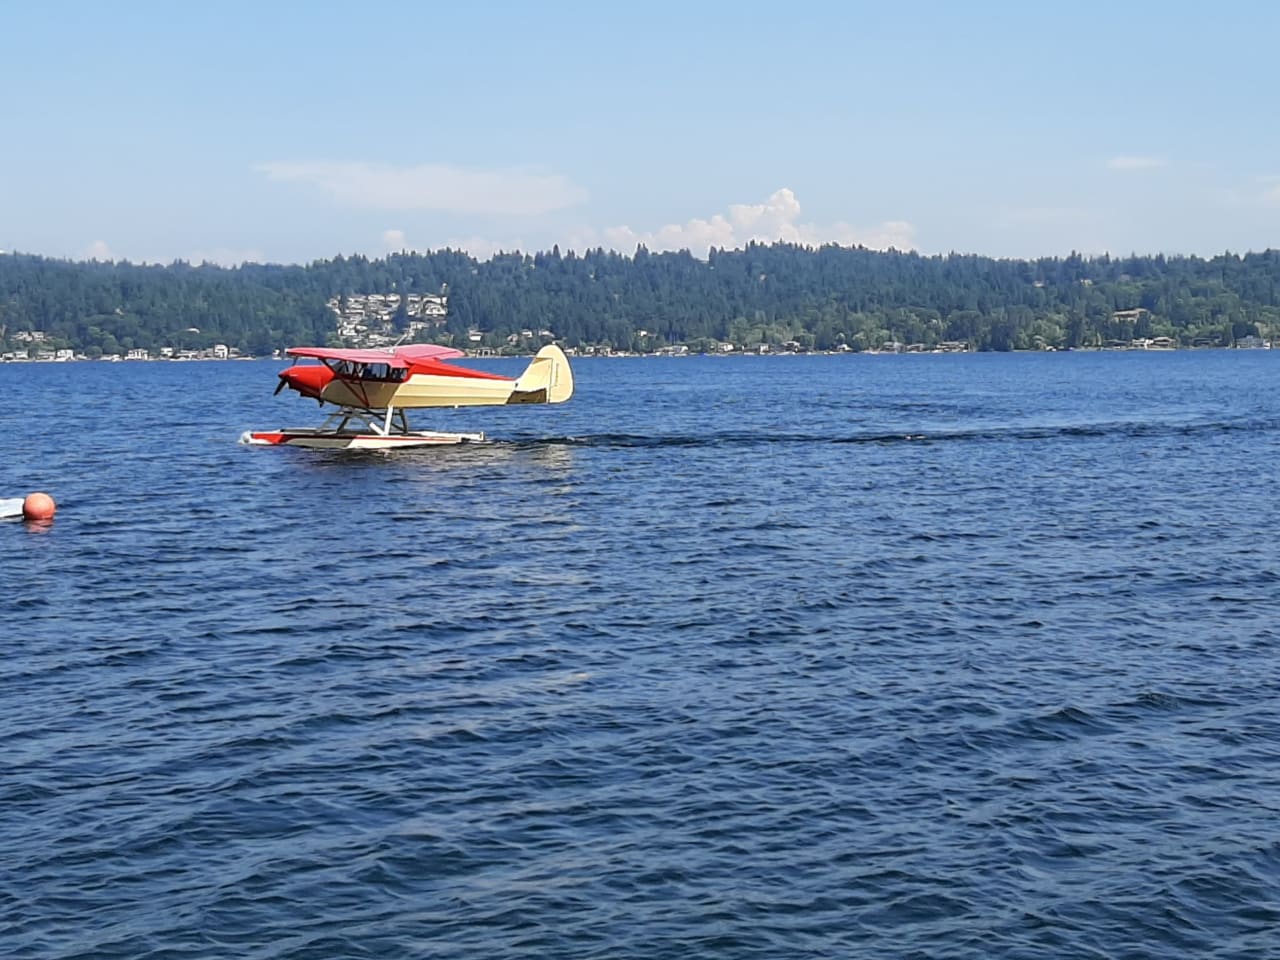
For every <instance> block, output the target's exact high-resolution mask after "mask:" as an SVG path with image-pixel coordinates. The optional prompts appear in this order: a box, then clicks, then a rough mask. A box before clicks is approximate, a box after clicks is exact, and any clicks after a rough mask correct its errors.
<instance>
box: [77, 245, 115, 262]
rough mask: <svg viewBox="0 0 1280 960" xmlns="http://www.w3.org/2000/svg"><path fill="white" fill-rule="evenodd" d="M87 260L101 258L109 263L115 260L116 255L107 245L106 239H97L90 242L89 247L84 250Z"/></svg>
mask: <svg viewBox="0 0 1280 960" xmlns="http://www.w3.org/2000/svg"><path fill="white" fill-rule="evenodd" d="M84 258H85V259H86V260H101V261H103V262H104V263H108V262H110V261H112V260H115V258H116V256H115V254H114V253H112V252H111V248H110V247H108V246H107V242H106V241H105V240H95V241H93V243H91V244H89V248H88V249H87V250H85V252H84Z"/></svg>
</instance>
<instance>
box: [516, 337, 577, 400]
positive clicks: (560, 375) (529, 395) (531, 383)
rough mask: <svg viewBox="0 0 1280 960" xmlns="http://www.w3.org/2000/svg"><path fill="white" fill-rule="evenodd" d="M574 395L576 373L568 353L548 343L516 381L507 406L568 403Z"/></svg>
mask: <svg viewBox="0 0 1280 960" xmlns="http://www.w3.org/2000/svg"><path fill="white" fill-rule="evenodd" d="M571 396H573V371H572V370H570V369H569V360H568V358H567V357H566V356H565V355H564V351H563V350H561V349H560V348H559V347H557V346H556V345H555V344H548V345H547V346H545V347H543V348H542V349H541V350H539V351H538V353H537V355H536V356H535V357H534V358H533V362H532V363H530V364H529V366H527V367H525V371H524V373H522V374H520V376H519V378H517V380H516V385H515V389H514V390H513V391H512V392H511V396H510V397H509V398H508V399H507V403H564V402H565V401H566V400H568V399H569V398H570V397H571Z"/></svg>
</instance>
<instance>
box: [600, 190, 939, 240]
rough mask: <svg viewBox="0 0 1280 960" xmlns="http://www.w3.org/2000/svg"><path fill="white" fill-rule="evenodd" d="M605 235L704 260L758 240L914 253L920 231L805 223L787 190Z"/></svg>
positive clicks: (902, 225) (900, 224)
mask: <svg viewBox="0 0 1280 960" xmlns="http://www.w3.org/2000/svg"><path fill="white" fill-rule="evenodd" d="M601 235H602V237H603V240H604V243H603V244H602V245H604V246H609V247H612V248H613V249H615V250H618V251H620V252H622V253H630V252H632V251H633V250H634V249H635V248H636V245H637V244H641V243H643V244H644V245H645V246H646V247H647V248H648V249H650V250H653V251H659V250H682V249H687V250H689V251H690V252H691V253H695V254H699V255H705V254H706V252H707V249H708V248H709V247H718V248H723V249H736V248H740V247H744V246H746V245H747V244H748V243H750V242H751V241H753V240H754V241H758V242H760V243H772V242H774V241H777V240H781V241H785V242H787V243H798V244H804V245H806V246H820V245H822V244H824V243H838V244H841V245H842V246H854V245H861V246H865V247H870V248H872V249H876V250H885V249H888V248H889V247H894V248H896V249H899V250H909V249H912V247H913V246H914V244H915V228H914V227H913V226H912V225H911V224H910V223H907V222H906V221H903V220H887V221H885V222H883V223H880V224H878V225H876V226H872V227H854V226H852V225H850V224H848V223H844V222H836V223H830V224H817V223H804V222H801V220H800V202H799V201H798V200H797V199H796V195H795V194H794V193H793V192H792V191H791V190H789V189H788V188H786V187H783V188H782V189H781V190H778V191H775V192H774V194H773V195H772V196H770V197H769V199H768V200H766V201H765V202H764V203H752V204H731V205H730V207H729V209H728V211H727V212H726V213H723V214H720V213H717V214H715V215H714V216H712V217H711V218H710V219H708V220H703V219H699V218H695V219H692V220H689V221H687V222H686V223H671V224H667V225H666V226H663V227H659V228H658V229H657V230H654V231H648V232H646V231H639V230H635V229H633V228H631V227H629V226H618V227H609V228H607V229H605V230H603V231H601ZM583 239H585V241H586V242H585V243H583V244H582V246H588V247H590V246H596V245H600V244H599V241H598V240H597V239H596V238H594V236H588V237H586V238H583ZM575 245H576V244H575Z"/></svg>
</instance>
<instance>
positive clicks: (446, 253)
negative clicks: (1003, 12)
mask: <svg viewBox="0 0 1280 960" xmlns="http://www.w3.org/2000/svg"><path fill="white" fill-rule="evenodd" d="M442 291H444V292H445V293H446V294H447V297H448V314H447V317H446V318H445V319H444V320H443V321H442V322H441V323H439V324H438V325H434V326H430V327H428V328H426V329H424V330H422V331H421V332H420V334H419V339H423V340H430V341H433V342H440V343H452V344H454V345H456V346H475V345H477V343H478V344H480V345H484V346H488V347H492V348H496V349H501V348H504V347H507V346H508V341H509V340H511V339H512V338H514V340H515V346H514V347H512V349H524V348H525V346H526V341H525V340H524V339H523V338H522V337H521V334H522V332H523V331H530V332H532V333H534V335H535V336H536V335H537V333H538V332H539V331H543V330H549V331H551V333H552V334H553V335H554V337H555V338H556V339H557V340H559V341H560V342H562V343H564V344H565V345H567V346H570V347H578V348H583V347H588V346H597V347H608V348H611V349H614V350H631V351H651V350H655V349H659V348H661V347H664V346H672V345H677V344H684V345H686V346H688V347H690V349H694V350H706V349H714V348H715V345H716V344H717V343H734V344H736V345H738V346H739V347H741V346H747V347H754V346H755V345H757V344H772V345H781V344H788V343H790V344H793V345H796V346H799V347H800V348H802V349H813V350H833V349H852V350H867V349H876V348H879V347H881V346H882V345H883V344H885V343H902V344H913V343H918V344H922V345H924V346H925V347H933V346H935V345H936V344H938V343H942V342H947V341H959V342H963V343H966V344H968V345H969V347H970V348H971V349H976V350H1015V349H1044V348H1055V349H1067V348H1078V347H1088V346H1098V345H1103V344H1106V343H1108V342H1127V341H1129V340H1131V339H1133V338H1154V337H1168V338H1170V339H1171V340H1173V341H1176V342H1177V343H1179V344H1182V345H1187V346H1190V345H1219V346H1230V345H1232V344H1234V343H1236V342H1237V341H1239V340H1241V339H1242V338H1245V337H1262V338H1271V337H1276V336H1280V251H1274V250H1267V251H1263V252H1260V253H1249V254H1244V255H1238V254H1231V253H1224V254H1222V255H1220V256H1215V257H1209V258H1201V257H1194V256H1192V257H1182V256H1176V257H1166V256H1161V255H1156V256H1138V255H1132V256H1128V257H1111V256H1101V257H1084V256H1081V255H1079V254H1076V253H1072V254H1071V255H1069V256H1066V257H1050V258H1040V259H1034V260H1010V259H994V258H990V257H982V256H975V255H968V254H954V253H953V254H947V255H935V256H924V255H921V254H918V253H913V252H900V251H892V250H891V251H887V252H883V251H873V250H868V249H865V248H861V247H841V246H835V245H829V246H822V247H816V248H815V247H805V246H797V245H794V244H787V243H772V244H759V243H753V244H749V245H748V246H747V247H746V248H745V249H738V250H717V249H712V250H711V251H710V252H709V254H708V256H707V257H706V259H701V258H696V257H694V256H692V255H691V254H690V253H689V252H688V251H679V252H673V253H665V252H664V253H652V252H650V251H648V250H646V249H645V248H644V247H643V246H641V247H638V248H637V249H636V251H635V253H634V254H632V255H623V254H619V253H617V252H614V251H606V250H604V249H594V250H588V251H586V252H584V253H575V252H573V251H569V252H567V253H563V254H562V253H561V252H560V250H559V249H558V248H554V249H552V250H551V251H546V252H539V253H535V254H525V253H519V252H513V253H499V254H497V255H496V256H494V257H492V258H490V259H488V260H483V261H481V260H476V259H475V258H473V257H471V256H469V255H468V254H466V253H464V252H461V251H456V250H448V249H445V250H439V251H433V252H429V253H408V252H405V253H398V254H391V255H389V256H386V257H381V258H368V257H365V256H360V255H356V256H349V257H348V256H337V257H334V258H332V259H328V260H319V261H316V262H314V263H311V264H307V265H292V266H289V265H274V264H244V265H241V266H237V267H221V266H216V265H212V264H200V265H192V264H189V263H185V262H181V261H179V262H175V263H172V264H169V265H148V264H132V263H129V262H114V263H102V262H97V261H90V262H76V261H68V260H59V259H51V258H46V257H41V256H35V255H29V254H5V255H0V345H2V346H3V347H4V349H5V350H14V349H26V348H27V345H28V344H30V343H31V340H30V338H29V337H27V336H21V334H24V333H30V332H32V331H41V332H43V333H44V335H45V341H44V343H43V346H45V347H46V348H52V347H66V348H71V349H74V350H76V351H78V352H84V353H87V354H89V355H91V356H93V355H99V354H112V353H122V352H124V351H127V350H129V349H134V348H145V349H148V350H151V351H157V350H159V349H160V348H161V347H165V346H168V347H172V348H174V349H177V350H182V349H206V348H208V347H210V346H212V345H213V344H215V343H223V344H227V345H228V346H230V347H234V348H236V349H238V350H240V351H241V352H242V353H245V354H248V355H257V356H261V355H265V354H269V353H270V352H271V351H273V350H276V349H280V348H283V347H288V346H294V345H298V344H320V343H326V342H328V343H332V342H333V338H334V336H335V331H336V318H335V315H334V313H333V311H332V310H331V309H330V308H329V307H328V306H327V301H328V300H329V299H330V298H331V297H341V296H343V295H347V296H350V295H354V294H367V293H400V294H408V293H432V294H438V293H440V292H442ZM476 332H478V333H479V334H480V339H479V341H476V339H475V338H474V337H473V336H472V334H473V333H476Z"/></svg>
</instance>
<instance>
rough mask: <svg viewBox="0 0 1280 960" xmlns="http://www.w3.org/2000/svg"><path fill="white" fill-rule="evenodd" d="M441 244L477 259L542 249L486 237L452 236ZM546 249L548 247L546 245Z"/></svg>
mask: <svg viewBox="0 0 1280 960" xmlns="http://www.w3.org/2000/svg"><path fill="white" fill-rule="evenodd" d="M441 246H443V247H448V248H449V249H451V250H465V251H466V252H467V253H469V254H471V256H473V257H475V258H476V259H477V260H488V259H490V258H491V257H492V256H493V255H494V254H495V253H513V252H514V251H516V250H519V251H520V252H521V253H534V252H535V251H536V250H538V249H542V248H541V247H536V248H529V247H526V246H525V245H524V244H522V243H521V242H520V241H519V240H490V239H488V238H487V237H454V238H452V239H449V240H446V241H445V242H444V243H443V244H441ZM547 249H550V247H549V246H548V248H547Z"/></svg>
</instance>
